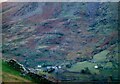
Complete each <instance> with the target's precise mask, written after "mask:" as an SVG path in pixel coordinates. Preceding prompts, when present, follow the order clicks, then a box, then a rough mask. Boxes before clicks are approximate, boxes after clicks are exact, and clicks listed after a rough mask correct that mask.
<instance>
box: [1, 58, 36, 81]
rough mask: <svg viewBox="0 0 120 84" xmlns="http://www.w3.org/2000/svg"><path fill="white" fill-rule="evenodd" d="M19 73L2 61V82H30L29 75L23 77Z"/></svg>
mask: <svg viewBox="0 0 120 84" xmlns="http://www.w3.org/2000/svg"><path fill="white" fill-rule="evenodd" d="M0 61H1V60H0ZM20 74H21V73H20V72H18V71H16V70H15V69H14V68H12V67H10V66H9V65H8V64H7V63H6V62H5V61H3V62H2V82H28V83H31V82H32V80H31V78H30V77H29V76H25V77H23V76H22V75H20ZM33 83H34V82H33Z"/></svg>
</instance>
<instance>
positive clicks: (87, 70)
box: [81, 67, 91, 74]
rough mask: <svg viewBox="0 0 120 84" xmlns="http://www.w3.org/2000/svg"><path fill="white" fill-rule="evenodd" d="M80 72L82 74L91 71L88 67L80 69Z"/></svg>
mask: <svg viewBox="0 0 120 84" xmlns="http://www.w3.org/2000/svg"><path fill="white" fill-rule="evenodd" d="M81 73H82V74H91V72H90V70H89V68H88V67H86V68H84V69H82V70H81Z"/></svg>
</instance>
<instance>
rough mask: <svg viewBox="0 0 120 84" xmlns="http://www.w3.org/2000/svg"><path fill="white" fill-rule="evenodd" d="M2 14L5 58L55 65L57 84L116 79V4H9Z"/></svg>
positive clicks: (34, 64) (33, 64) (35, 65)
mask: <svg viewBox="0 0 120 84" xmlns="http://www.w3.org/2000/svg"><path fill="white" fill-rule="evenodd" d="M0 13H2V38H3V44H2V54H3V58H5V59H16V60H17V61H19V62H20V63H22V64H23V65H24V66H25V67H29V68H35V69H38V68H41V67H43V68H41V69H42V70H43V71H44V70H45V67H47V66H54V67H53V68H54V69H55V71H54V72H52V73H51V74H52V75H54V76H55V77H56V78H57V79H60V80H63V79H64V80H77V81H78V80H80V81H84V80H87V81H89V80H99V78H103V79H101V80H104V79H105V80H108V79H109V77H112V78H113V79H114V80H118V77H117V73H118V64H119V63H118V55H119V53H120V52H119V50H118V44H119V41H118V3H113V2H112V3H109V2H106V3H100V2H99V3H98V2H94V3H93V2H86V3H82V2H81V3H80V2H76V3H75V2H59V3H58V2H51V3H50V2H49V3H48V2H46V3H43V2H7V3H2V12H0ZM38 65H39V66H38ZM55 67H56V68H57V69H56V68H55ZM106 72H107V73H106ZM61 73H62V74H61ZM56 74H57V75H56ZM103 74H105V75H104V76H103ZM94 75H95V76H97V75H98V76H97V77H98V78H97V77H95V79H90V78H91V77H93V76H94ZM71 76H73V77H74V78H75V79H73V78H71Z"/></svg>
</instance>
